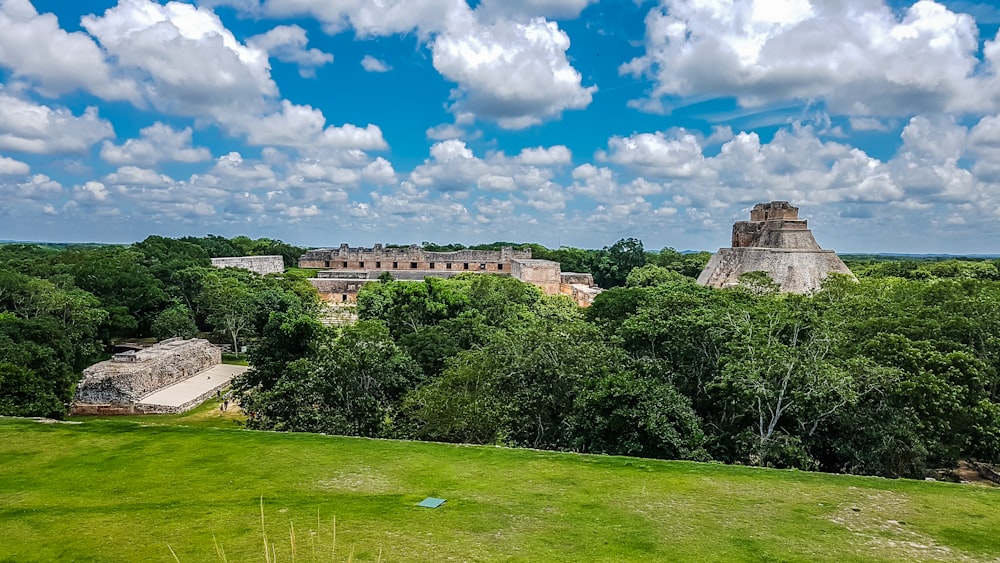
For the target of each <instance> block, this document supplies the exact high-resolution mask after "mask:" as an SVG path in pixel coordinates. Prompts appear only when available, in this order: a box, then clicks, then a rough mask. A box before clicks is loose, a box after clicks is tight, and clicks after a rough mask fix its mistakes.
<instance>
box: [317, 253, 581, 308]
mask: <svg viewBox="0 0 1000 563" xmlns="http://www.w3.org/2000/svg"><path fill="white" fill-rule="evenodd" d="M299 267H300V268H315V269H318V270H320V271H319V272H317V274H316V277H315V278H310V279H309V283H311V284H312V285H313V287H315V288H316V290H317V291H318V292H319V294H320V297H322V298H323V300H324V301H327V302H330V303H340V304H351V303H354V301H355V299H356V298H357V295H358V290H359V289H360V288H361V286H362V285H364V284H366V283H370V282H373V281H376V280H378V278H379V276H380V275H382V274H384V273H386V272H388V273H390V274H392V277H393V278H394V279H396V280H399V281H423V280H424V279H425V278H450V277H452V276H455V275H458V274H461V273H482V274H495V275H501V276H512V277H514V278H517V279H519V280H521V281H523V282H526V283H530V284H532V285H534V286H536V287H538V288H540V289H541V290H542V291H543V292H544V293H545V294H547V295H559V294H563V295H569V296H570V297H571V298H572V299H573V301H575V302H576V303H577V305H580V306H582V307H586V306H589V305H590V304H591V303H593V301H594V297H596V296H597V295H598V294H599V293H600V292H601V289H600V288H599V287H597V286H596V285H595V284H594V278H593V276H592V275H590V274H578V273H573V272H563V271H561V268H560V265H559V263H558V262H553V261H551V260H537V259H532V258H531V250H530V249H524V250H517V249H514V248H512V247H509V246H508V247H504V248H502V249H500V250H455V251H451V252H432V251H428V250H424V249H423V248H420V247H419V246H416V245H414V246H408V247H384V246H383V245H381V244H376V245H375V246H374V247H372V248H352V247H351V246H349V245H347V244H341V245H340V247H338V248H320V249H315V250H310V251H308V252H306V253H305V254H303V255H302V256H301V257H300V258H299Z"/></svg>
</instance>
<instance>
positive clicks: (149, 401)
mask: <svg viewBox="0 0 1000 563" xmlns="http://www.w3.org/2000/svg"><path fill="white" fill-rule="evenodd" d="M248 369H250V368H248V367H247V366H233V365H229V364H218V365H216V366H213V367H211V368H209V369H207V370H205V371H203V372H201V373H198V374H195V375H193V376H191V377H189V378H187V379H185V380H184V381H179V382H177V383H174V384H173V385H171V386H169V387H164V388H163V389H160V390H159V391H156V392H155V393H151V394H149V395H147V396H145V397H143V398H142V399H139V400H138V401H137V402H136V404H137V405H138V406H139V407H140V408H142V409H143V410H144V411H146V412H151V410H152V409H155V411H156V412H164V413H166V412H184V411H186V410H188V409H191V408H194V407H195V406H197V405H200V404H201V403H202V402H204V401H205V399H208V398H209V397H211V396H212V395H214V394H215V392H216V391H218V390H219V389H222V388H223V387H225V386H227V385H229V382H230V381H232V380H233V378H234V377H236V376H237V375H240V374H241V373H243V372H245V371H246V370H248Z"/></svg>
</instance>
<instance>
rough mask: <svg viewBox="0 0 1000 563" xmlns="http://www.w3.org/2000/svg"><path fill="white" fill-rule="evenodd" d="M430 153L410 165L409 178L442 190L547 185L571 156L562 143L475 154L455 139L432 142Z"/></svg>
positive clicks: (505, 188)
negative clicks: (510, 153) (481, 155)
mask: <svg viewBox="0 0 1000 563" xmlns="http://www.w3.org/2000/svg"><path fill="white" fill-rule="evenodd" d="M430 156H431V158H429V159H427V160H425V161H424V163H423V164H421V165H419V166H417V167H416V168H414V169H413V171H412V172H411V173H410V181H411V182H412V183H413V184H414V185H415V186H418V187H421V188H424V187H433V188H435V189H437V190H440V191H444V192H464V191H468V190H471V189H475V188H479V189H484V190H488V191H515V190H526V191H530V190H537V189H539V188H540V187H542V186H547V185H549V184H550V183H551V180H552V178H553V177H554V176H555V174H556V171H557V170H556V168H557V167H558V166H561V165H563V164H568V163H569V162H570V160H571V154H570V151H569V149H568V148H566V147H565V146H563V145H556V146H553V147H535V148H528V149H524V150H522V151H521V152H520V153H519V154H518V155H517V156H514V157H508V156H507V155H505V154H504V153H503V152H496V153H491V154H488V155H487V156H486V158H479V157H477V156H475V154H473V152H472V150H471V149H469V147H468V146H466V144H465V142H464V141H460V140H458V139H451V140H447V141H441V142H439V143H434V145H433V146H431V149H430Z"/></svg>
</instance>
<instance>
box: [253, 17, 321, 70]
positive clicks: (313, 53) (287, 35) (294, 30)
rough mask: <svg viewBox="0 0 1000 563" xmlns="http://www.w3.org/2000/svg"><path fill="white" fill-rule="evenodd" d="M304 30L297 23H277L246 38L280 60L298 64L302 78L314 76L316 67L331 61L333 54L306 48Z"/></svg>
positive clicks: (307, 40) (306, 40) (306, 39)
mask: <svg viewBox="0 0 1000 563" xmlns="http://www.w3.org/2000/svg"><path fill="white" fill-rule="evenodd" d="M308 43H309V39H308V38H307V37H306V30H304V29H302V28H301V27H299V26H297V25H279V26H277V27H275V28H273V29H271V30H270V31H268V32H266V33H262V34H260V35H255V36H253V37H251V38H249V39H247V44H248V45H253V46H254V47H257V48H259V49H263V50H265V51H267V52H268V53H269V54H270V55H271V56H272V57H274V58H276V59H278V60H279V61H281V62H285V63H292V64H296V65H298V66H299V75H301V76H302V77H303V78H312V77H314V76H316V69H317V68H319V67H321V66H323V65H325V64H328V63H332V62H333V55H331V54H329V53H324V52H323V51H320V50H319V49H315V48H312V49H307V48H306V45H307V44H308Z"/></svg>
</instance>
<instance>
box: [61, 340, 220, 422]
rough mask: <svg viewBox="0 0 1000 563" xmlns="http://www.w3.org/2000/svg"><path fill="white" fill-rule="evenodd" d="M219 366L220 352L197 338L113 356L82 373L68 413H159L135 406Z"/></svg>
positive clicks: (159, 344)
mask: <svg viewBox="0 0 1000 563" xmlns="http://www.w3.org/2000/svg"><path fill="white" fill-rule="evenodd" d="M221 362H222V351H221V350H220V349H219V348H218V347H216V346H214V345H213V344H211V343H209V342H208V341H207V340H202V339H200V338H195V339H191V340H184V339H181V338H171V339H168V340H164V341H162V342H159V343H157V344H155V345H153V346H150V347H149V348H143V349H141V350H131V351H128V352H124V353H121V354H115V355H114V356H112V358H111V359H110V360H107V361H104V362H100V363H97V364H94V365H92V366H90V367H89V368H87V369H85V370H83V379H81V380H80V383H79V384H78V385H77V387H76V396H75V397H74V398H73V405H72V408H71V411H72V412H74V413H76V414H95V413H109V414H124V413H133V412H135V413H139V412H162V411H161V410H158V409H156V408H155V405H154V406H146V407H142V406H139V405H137V403H139V402H140V401H141V400H142V398H143V397H146V396H147V395H150V394H152V393H154V392H156V391H158V390H160V389H162V388H164V387H167V386H169V385H173V384H174V383H177V382H179V381H182V380H184V379H187V378H189V377H191V376H194V375H196V374H198V373H199V372H201V371H204V370H206V369H208V368H211V367H213V366H215V365H217V364H219V363H221ZM212 391H213V392H214V389H213V390H212ZM168 410H169V409H168Z"/></svg>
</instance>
